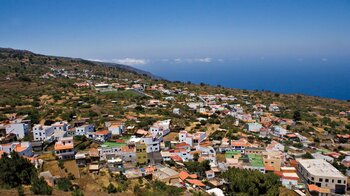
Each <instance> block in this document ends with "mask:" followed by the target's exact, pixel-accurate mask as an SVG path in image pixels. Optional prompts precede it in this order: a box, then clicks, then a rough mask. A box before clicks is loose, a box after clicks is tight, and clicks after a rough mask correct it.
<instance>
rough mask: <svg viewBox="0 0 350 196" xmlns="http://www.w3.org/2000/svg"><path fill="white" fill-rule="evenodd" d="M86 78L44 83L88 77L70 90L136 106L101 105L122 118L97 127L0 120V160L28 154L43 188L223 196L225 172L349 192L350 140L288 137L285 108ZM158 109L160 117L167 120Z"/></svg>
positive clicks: (295, 187) (297, 187)
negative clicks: (149, 184) (156, 187)
mask: <svg viewBox="0 0 350 196" xmlns="http://www.w3.org/2000/svg"><path fill="white" fill-rule="evenodd" d="M91 74H92V73H91V72H90V71H88V70H85V71H84V72H83V73H81V74H72V72H67V71H65V70H62V69H56V68H52V69H51V71H50V72H48V73H46V74H44V75H42V76H41V79H42V80H48V79H50V78H56V77H64V78H73V79H75V78H84V77H85V78H86V79H79V80H76V82H75V83H74V88H75V89H77V90H86V89H89V91H94V92H95V93H106V94H110V95H109V97H112V99H113V98H114V97H113V95H114V94H113V93H119V92H124V93H126V94H132V96H140V97H142V99H141V100H137V101H132V100H131V99H129V100H125V101H120V100H108V104H112V105H120V107H122V108H123V109H124V110H125V111H126V112H125V113H124V115H119V116H118V117H116V116H114V115H113V114H104V116H103V117H104V119H105V120H104V122H102V123H100V124H99V125H98V126H96V123H95V122H94V120H92V118H88V117H79V116H74V115H73V116H72V118H71V120H70V121H66V120H59V121H52V120H51V119H52V118H51V119H47V120H45V119H44V120H42V121H40V123H32V122H31V120H28V119H29V118H28V117H30V116H28V115H19V114H16V113H11V114H6V116H7V119H5V120H3V121H2V122H0V135H1V140H0V154H1V155H2V156H5V155H9V154H11V153H12V152H16V153H18V154H19V155H20V156H22V157H25V158H26V159H28V160H29V161H30V162H31V163H32V164H34V165H35V167H36V168H37V169H38V170H39V171H41V172H40V174H39V177H43V178H44V179H45V181H46V182H47V183H48V185H49V186H52V187H54V186H55V184H56V183H57V181H58V180H59V179H60V178H65V179H69V180H71V181H72V182H73V184H72V186H76V187H79V188H80V189H82V190H84V191H104V190H105V189H103V188H106V187H108V190H110V189H111V190H112V191H109V192H110V193H113V192H115V191H113V190H114V189H113V188H118V191H122V190H126V188H125V187H123V186H129V184H127V185H125V184H123V183H120V182H119V184H118V183H117V182H111V181H109V180H108V178H107V179H106V176H120V175H122V176H123V177H124V178H125V181H128V182H129V181H130V182H131V183H132V182H134V181H135V180H138V181H140V182H143V181H144V182H146V181H161V182H163V183H165V184H167V185H170V186H175V187H178V188H181V189H183V190H185V191H194V192H203V193H208V194H214V195H216V196H222V195H227V193H228V191H230V190H229V188H228V187H230V186H229V185H228V184H230V182H229V181H228V179H227V178H225V177H224V176H223V175H222V174H223V173H224V172H226V171H228V170H229V169H230V168H237V169H241V170H248V171H258V172H261V173H263V174H269V173H272V174H274V175H276V176H278V178H279V181H280V183H281V185H282V186H283V187H285V188H286V189H288V190H290V191H292V192H293V193H295V194H297V195H307V194H311V195H331V194H346V193H347V191H348V182H349V181H348V177H349V176H350V151H349V149H350V145H349V144H350V143H349V140H350V135H349V134H335V135H333V134H330V133H328V132H327V131H324V130H323V131H320V132H317V131H315V132H305V131H295V129H294V127H296V125H297V124H298V123H299V122H298V121H299V120H300V114H299V113H298V112H295V113H294V116H293V117H292V118H284V117H279V116H280V115H279V114H280V113H281V112H282V111H283V110H284V107H283V105H280V104H279V103H276V102H270V103H255V104H253V103H251V99H250V96H248V95H234V94H230V95H227V94H208V93H198V92H191V91H190V90H189V89H187V88H181V87H168V85H166V84H163V83H162V82H161V81H160V82H154V83H153V84H150V82H148V81H144V80H142V79H138V80H132V81H131V80H130V79H129V80H128V79H121V78H120V79H118V80H117V81H115V78H106V77H97V76H94V75H91ZM8 80H10V77H9V78H8ZM91 96H92V95H91ZM132 96H131V98H132ZM129 98H130V97H129ZM75 101H76V102H77V103H78V104H79V105H84V104H88V103H86V102H85V101H84V100H79V99H77V100H75ZM103 101H106V102H107V100H103ZM131 110H132V111H133V112H130V111H131ZM160 110H162V111H164V110H165V111H166V112H164V115H161V114H159V111H160ZM149 116H151V117H153V118H152V120H147V118H146V117H149ZM347 116H350V111H341V112H340V113H339V118H346V117H347ZM93 117H94V118H93V119H96V118H99V117H96V116H93ZM145 119H146V120H145ZM177 119H182V120H183V121H184V122H182V121H181V122H178V120H177ZM181 123H182V124H183V126H180V125H179V124H181ZM320 135H321V136H320ZM320 137H322V138H323V139H322V141H317V140H319V139H318V138H320ZM316 141H317V145H316ZM335 166H336V167H335ZM91 181H95V182H94V183H91ZM121 184H122V185H123V186H121ZM141 184H142V183H141Z"/></svg>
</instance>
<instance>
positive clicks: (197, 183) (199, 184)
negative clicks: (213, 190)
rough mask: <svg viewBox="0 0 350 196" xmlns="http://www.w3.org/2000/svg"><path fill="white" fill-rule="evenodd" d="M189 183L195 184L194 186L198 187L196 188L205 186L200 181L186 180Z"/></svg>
mask: <svg viewBox="0 0 350 196" xmlns="http://www.w3.org/2000/svg"><path fill="white" fill-rule="evenodd" d="M186 181H187V182H188V183H190V184H193V185H196V186H201V187H204V186H205V184H203V183H202V182H201V181H200V180H195V179H194V180H191V179H187V180H186Z"/></svg>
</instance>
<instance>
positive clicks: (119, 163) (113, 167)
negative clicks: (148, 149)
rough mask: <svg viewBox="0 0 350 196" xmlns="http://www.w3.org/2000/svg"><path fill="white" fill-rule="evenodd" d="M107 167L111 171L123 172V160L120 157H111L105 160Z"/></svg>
mask: <svg viewBox="0 0 350 196" xmlns="http://www.w3.org/2000/svg"><path fill="white" fill-rule="evenodd" d="M107 165H108V169H109V171H111V172H123V171H124V166H123V160H122V159H121V158H113V159H109V160H107Z"/></svg>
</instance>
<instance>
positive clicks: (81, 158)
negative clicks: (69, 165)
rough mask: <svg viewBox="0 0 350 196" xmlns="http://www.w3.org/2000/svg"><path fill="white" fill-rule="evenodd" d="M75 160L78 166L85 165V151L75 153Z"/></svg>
mask: <svg viewBox="0 0 350 196" xmlns="http://www.w3.org/2000/svg"><path fill="white" fill-rule="evenodd" d="M75 162H76V163H77V165H78V166H79V167H85V166H86V163H87V162H86V154H85V153H77V154H76V155H75Z"/></svg>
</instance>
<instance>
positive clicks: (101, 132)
mask: <svg viewBox="0 0 350 196" xmlns="http://www.w3.org/2000/svg"><path fill="white" fill-rule="evenodd" d="M108 134H109V131H108V130H103V131H97V132H96V135H108Z"/></svg>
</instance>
